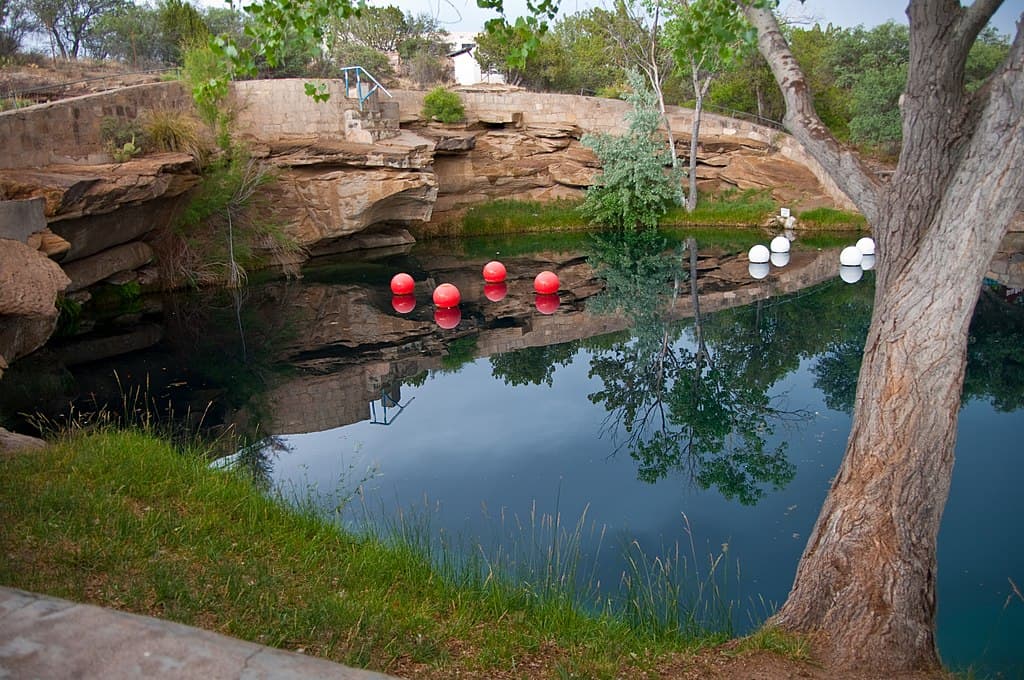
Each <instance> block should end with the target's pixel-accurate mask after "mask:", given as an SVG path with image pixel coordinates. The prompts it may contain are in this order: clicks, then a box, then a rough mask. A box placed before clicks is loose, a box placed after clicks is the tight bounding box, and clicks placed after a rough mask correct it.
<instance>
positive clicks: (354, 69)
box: [341, 66, 391, 111]
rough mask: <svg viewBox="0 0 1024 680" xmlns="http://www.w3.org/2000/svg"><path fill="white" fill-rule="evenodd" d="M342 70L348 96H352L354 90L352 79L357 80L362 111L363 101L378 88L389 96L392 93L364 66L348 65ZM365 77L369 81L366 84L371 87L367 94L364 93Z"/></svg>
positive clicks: (357, 91)
mask: <svg viewBox="0 0 1024 680" xmlns="http://www.w3.org/2000/svg"><path fill="white" fill-rule="evenodd" d="M341 72H342V75H343V76H344V78H345V96H346V97H348V96H350V95H349V93H350V92H351V91H352V89H351V84H350V83H351V81H355V86H356V96H357V97H358V98H359V110H360V111H362V110H363V102H365V101H366V100H367V99H369V98H370V96H371V95H372V94H373V93H374V92H376V91H377V90H380V91H381V92H383V93H384V94H386V95H387V96H389V97H390V96H391V93H390V92H388V91H387V88H385V87H384V86H383V85H381V84H380V83H379V82H378V81H377V79H376V78H374V77H373V76H372V75H371V74H370V72H369V71H367V70H366V69H365V68H363V67H362V66H346V67H344V68H343V69H341ZM350 74H351V75H350ZM350 79H351V80H350ZM364 79H366V80H367V81H369V82H368V83H367V85H366V86H367V87H368V88H369V89H368V90H367V91H366V93H365V94H364V93H363V80H364ZM371 84H372V86H371Z"/></svg>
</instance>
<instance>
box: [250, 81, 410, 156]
mask: <svg viewBox="0 0 1024 680" xmlns="http://www.w3.org/2000/svg"><path fill="white" fill-rule="evenodd" d="M307 82H308V81H307V80H306V79H302V78H284V79H280V80H247V81H240V82H236V83H233V87H232V97H233V99H232V104H233V106H234V108H235V111H236V113H235V121H234V127H235V130H236V131H237V132H238V133H239V134H241V135H246V136H250V137H253V138H255V139H259V140H273V139H281V138H285V137H288V136H305V137H309V136H314V135H315V136H317V137H319V138H320V139H323V140H347V141H353V142H363V143H367V144H369V143H372V142H375V141H380V140H381V139H387V138H390V137H394V136H396V135H397V134H398V105H397V103H395V102H390V101H388V97H387V95H383V94H381V93H375V94H373V95H372V96H371V97H370V98H368V99H367V100H366V101H365V102H364V103H363V109H362V110H360V107H359V102H358V99H357V98H356V97H357V94H356V92H355V89H354V88H353V89H352V90H351V91H350V92H345V85H344V82H343V81H339V80H324V81H317V82H323V83H324V84H326V85H327V92H328V93H329V94H330V98H329V99H328V100H327V101H325V102H317V101H315V100H314V99H313V98H312V97H310V96H309V95H307V94H306V90H305V84H306V83H307ZM348 95H351V96H348Z"/></svg>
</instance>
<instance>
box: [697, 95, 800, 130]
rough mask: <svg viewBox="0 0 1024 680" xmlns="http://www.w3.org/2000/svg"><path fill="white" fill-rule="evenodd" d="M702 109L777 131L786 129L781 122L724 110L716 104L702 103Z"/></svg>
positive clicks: (752, 114) (743, 112) (733, 110)
mask: <svg viewBox="0 0 1024 680" xmlns="http://www.w3.org/2000/svg"><path fill="white" fill-rule="evenodd" d="M704 108H705V109H710V110H712V111H716V112H718V113H720V114H724V115H726V116H728V117H730V118H736V119H738V120H749V121H750V122H752V123H757V124H759V125H764V126H765V127H773V128H777V129H779V130H783V131H785V129H786V126H785V125H783V124H782V122H781V121H777V120H772V119H771V118H765V117H764V116H759V115H757V114H756V113H747V112H746V111H737V110H736V109H729V108H726V107H724V106H718V105H716V104H709V103H707V102H705V103H704Z"/></svg>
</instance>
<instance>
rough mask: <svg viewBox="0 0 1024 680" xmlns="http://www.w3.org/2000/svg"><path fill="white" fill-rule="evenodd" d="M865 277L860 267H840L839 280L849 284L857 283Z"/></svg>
mask: <svg viewBox="0 0 1024 680" xmlns="http://www.w3.org/2000/svg"><path fill="white" fill-rule="evenodd" d="M862 276H864V270H863V269H861V268H860V267H850V266H848V265H843V266H841V267H839V278H841V279H842V280H843V281H846V282H847V283H857V282H858V281H860V279H861V277H862Z"/></svg>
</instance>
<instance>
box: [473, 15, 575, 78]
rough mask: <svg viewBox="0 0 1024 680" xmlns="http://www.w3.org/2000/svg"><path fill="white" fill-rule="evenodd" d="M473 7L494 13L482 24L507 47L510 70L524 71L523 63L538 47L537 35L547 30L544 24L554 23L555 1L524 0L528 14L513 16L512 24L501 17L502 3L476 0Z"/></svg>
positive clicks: (524, 64) (538, 39)
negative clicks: (536, 0) (495, 15)
mask: <svg viewBox="0 0 1024 680" xmlns="http://www.w3.org/2000/svg"><path fill="white" fill-rule="evenodd" d="M476 4H477V6H478V7H481V8H483V9H492V10H495V11H496V12H498V15H499V16H497V17H495V18H494V19H490V20H488V21H487V22H486V23H485V24H484V30H485V31H486V32H487V33H488V34H489V35H492V36H495V37H496V38H498V40H499V41H501V42H503V43H505V44H507V45H509V50H508V55H507V57H506V60H507V63H508V65H509V66H510V67H512V68H517V69H523V68H526V60H527V58H529V56H530V55H531V54H532V53H533V52H534V51H535V50H536V49H537V46H538V45H540V36H542V35H544V34H545V33H546V32H547V30H548V23H549V22H551V21H554V19H555V16H556V15H557V14H558V2H557V0H540V2H534V1H533V0H527V2H526V9H527V11H529V15H528V16H525V17H516V20H515V23H511V24H510V23H509V21H508V19H507V17H506V16H505V7H504V2H503V0H477V3H476Z"/></svg>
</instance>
